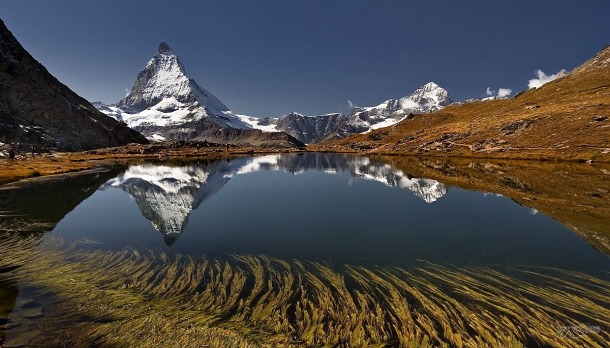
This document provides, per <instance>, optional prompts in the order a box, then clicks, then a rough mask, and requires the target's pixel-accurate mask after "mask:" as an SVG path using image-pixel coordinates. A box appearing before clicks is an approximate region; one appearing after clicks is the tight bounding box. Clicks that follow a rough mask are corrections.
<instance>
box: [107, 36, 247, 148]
mask: <svg viewBox="0 0 610 348" xmlns="http://www.w3.org/2000/svg"><path fill="white" fill-rule="evenodd" d="M96 107H97V108H98V109H99V110H100V111H102V112H104V113H106V114H107V115H109V116H111V117H114V118H116V119H118V120H121V121H125V122H126V123H127V125H128V126H129V127H131V128H134V129H136V130H138V131H140V132H141V133H142V134H144V135H146V136H147V137H152V136H153V135H155V134H157V135H159V134H160V135H161V136H162V137H164V138H166V139H172V138H180V139H184V138H191V137H193V136H196V135H197V134H199V133H200V132H202V131H205V130H209V129H220V128H240V129H249V128H251V127H250V126H249V125H247V124H246V123H244V122H243V121H242V120H240V119H239V118H238V117H236V116H235V115H234V114H233V113H232V112H231V111H230V110H229V108H227V106H226V105H225V104H223V103H222V102H221V101H220V100H219V99H218V98H217V97H216V96H215V95H213V94H212V93H210V92H209V91H207V90H205V89H204V88H202V87H200V86H199V85H198V84H197V82H195V80H193V79H191V78H189V77H188V75H187V73H186V69H185V67H184V65H183V64H182V62H181V61H180V59H179V58H178V55H176V53H175V52H174V51H173V50H172V49H171V47H170V46H169V45H168V44H167V43H166V42H165V41H162V42H161V43H160V44H159V49H158V51H157V54H156V55H155V56H154V57H152V58H151V59H150V60H149V61H148V63H147V64H146V66H145V67H144V69H143V70H142V71H140V73H139V74H138V76H137V77H136V80H135V82H134V84H133V87H132V89H131V91H130V92H129V94H128V95H127V96H125V98H123V99H122V100H121V101H119V102H118V103H117V104H115V105H111V106H107V105H103V104H100V105H96Z"/></svg>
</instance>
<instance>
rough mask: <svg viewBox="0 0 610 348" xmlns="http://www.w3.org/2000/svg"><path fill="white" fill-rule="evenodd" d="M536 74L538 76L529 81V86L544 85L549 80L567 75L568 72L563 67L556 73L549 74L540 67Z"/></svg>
mask: <svg viewBox="0 0 610 348" xmlns="http://www.w3.org/2000/svg"><path fill="white" fill-rule="evenodd" d="M535 74H536V78H535V79H531V80H530V81H529V82H528V84H527V87H529V88H538V87H540V86H542V85H544V84H545V83H547V82H551V81H553V80H555V79H556V78H559V77H562V76H565V75H567V74H568V72H567V71H566V70H565V69H561V70H560V71H559V72H558V73H556V74H552V75H547V74H545V73H544V71H542V70H540V69H538V70H536V72H535Z"/></svg>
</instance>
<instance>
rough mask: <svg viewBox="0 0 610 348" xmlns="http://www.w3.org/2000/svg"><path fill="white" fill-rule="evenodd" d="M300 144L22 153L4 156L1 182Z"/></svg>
mask: <svg viewBox="0 0 610 348" xmlns="http://www.w3.org/2000/svg"><path fill="white" fill-rule="evenodd" d="M298 151H300V150H299V149H297V148H256V147H243V146H240V147H236V146H230V147H228V148H227V147H225V145H214V146H209V147H202V148H200V149H199V150H197V148H196V147H195V146H194V143H192V144H190V145H183V144H182V145H180V146H176V144H174V143H155V144H149V145H141V144H131V145H126V146H121V147H115V148H106V149H98V150H91V151H83V152H68V153H52V154H36V155H35V156H32V155H31V154H22V155H20V156H17V158H16V159H8V158H0V185H2V184H6V183H10V182H15V181H18V180H21V179H25V178H33V177H39V176H48V175H56V174H65V173H72V172H78V171H83V170H88V169H94V168H99V167H108V166H117V165H125V164H127V163H133V162H138V161H150V160H159V159H160V160H180V159H220V158H225V157H227V156H241V155H252V154H260V153H282V152H298Z"/></svg>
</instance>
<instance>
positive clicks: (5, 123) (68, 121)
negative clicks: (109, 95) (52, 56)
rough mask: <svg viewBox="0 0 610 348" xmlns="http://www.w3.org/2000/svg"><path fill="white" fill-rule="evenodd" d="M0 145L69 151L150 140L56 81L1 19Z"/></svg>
mask: <svg viewBox="0 0 610 348" xmlns="http://www.w3.org/2000/svg"><path fill="white" fill-rule="evenodd" d="M0 142H2V143H15V142H21V143H22V145H23V146H24V148H27V147H29V145H35V146H37V147H45V148H56V149H59V150H67V151H73V150H86V149H94V148H102V147H110V146H119V145H124V144H128V143H133V142H136V143H147V142H148V141H147V140H146V138H144V137H143V136H142V135H141V134H140V133H138V132H136V131H134V130H132V129H130V128H128V127H127V126H125V125H123V124H121V123H120V122H118V121H116V120H114V119H112V118H110V117H108V116H106V115H104V114H103V113H101V112H99V111H98V110H97V109H95V108H94V107H93V106H92V105H91V104H90V103H89V102H88V101H87V100H85V99H83V98H81V97H80V96H78V95H77V94H76V93H74V92H73V91H72V90H70V88H68V87H66V86H65V85H64V84H62V83H61V82H59V81H58V80H57V79H56V78H55V77H53V76H52V75H51V74H50V73H49V72H48V71H47V69H45V67H44V66H42V64H40V63H39V62H38V61H36V60H35V59H34V58H33V57H32V56H31V55H30V54H29V53H28V52H27V51H26V50H25V49H24V48H23V47H22V46H21V44H19V42H18V41H17V39H15V37H14V36H13V34H12V33H11V32H10V31H9V30H8V29H7V28H6V26H5V25H4V22H2V21H1V20H0Z"/></svg>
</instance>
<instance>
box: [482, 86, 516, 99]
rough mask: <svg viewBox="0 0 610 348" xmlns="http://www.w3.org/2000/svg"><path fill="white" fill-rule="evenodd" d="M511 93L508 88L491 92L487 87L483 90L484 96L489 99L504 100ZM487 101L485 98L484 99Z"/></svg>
mask: <svg viewBox="0 0 610 348" xmlns="http://www.w3.org/2000/svg"><path fill="white" fill-rule="evenodd" d="M511 93H513V90H512V89H510V88H498V90H497V91H496V90H493V89H491V87H487V89H486V90H485V95H486V96H488V97H489V99H495V98H498V99H501V98H506V97H508V96H509V95H511ZM486 99H487V98H486Z"/></svg>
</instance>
